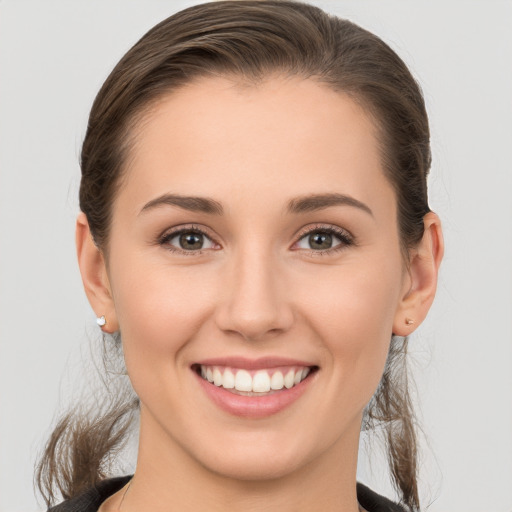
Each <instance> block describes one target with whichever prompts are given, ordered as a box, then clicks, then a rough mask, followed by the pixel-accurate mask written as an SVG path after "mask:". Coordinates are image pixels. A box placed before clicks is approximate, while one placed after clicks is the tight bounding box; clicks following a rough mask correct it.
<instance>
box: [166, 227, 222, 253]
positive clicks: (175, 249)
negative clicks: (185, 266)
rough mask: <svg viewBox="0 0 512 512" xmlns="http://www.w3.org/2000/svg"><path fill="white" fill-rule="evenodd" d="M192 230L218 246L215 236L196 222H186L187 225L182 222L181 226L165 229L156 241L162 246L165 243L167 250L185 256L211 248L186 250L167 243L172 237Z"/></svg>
mask: <svg viewBox="0 0 512 512" xmlns="http://www.w3.org/2000/svg"><path fill="white" fill-rule="evenodd" d="M193 232H195V233H199V234H201V235H203V236H204V237H206V238H208V239H209V240H210V241H211V242H212V244H214V245H216V246H219V247H220V244H219V243H218V242H217V241H216V239H215V237H213V236H212V235H211V234H210V233H209V231H208V230H206V229H204V228H202V227H201V226H198V225H197V224H188V225H187V224H184V225H181V226H175V227H173V228H170V229H166V230H165V231H163V232H162V233H161V234H160V235H159V236H158V237H157V243H158V244H159V245H162V246H164V245H166V244H167V247H166V249H167V250H168V251H170V252H173V253H179V254H184V255H186V256H197V255H199V254H203V253H204V252H205V251H210V250H212V249H211V248H208V249H198V250H190V251H187V250H185V249H180V248H179V247H175V246H173V245H170V244H168V242H169V240H172V239H173V238H175V237H176V236H178V235H180V234H181V233H193ZM213 250H218V249H217V248H215V249H213Z"/></svg>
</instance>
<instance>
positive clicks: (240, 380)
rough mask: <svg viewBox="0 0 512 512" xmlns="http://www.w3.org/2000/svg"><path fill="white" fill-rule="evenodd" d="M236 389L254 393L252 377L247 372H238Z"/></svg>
mask: <svg viewBox="0 0 512 512" xmlns="http://www.w3.org/2000/svg"><path fill="white" fill-rule="evenodd" d="M235 389H236V390H237V391H252V377H251V374H250V373H249V372H248V371H246V370H238V371H237V372H236V377H235Z"/></svg>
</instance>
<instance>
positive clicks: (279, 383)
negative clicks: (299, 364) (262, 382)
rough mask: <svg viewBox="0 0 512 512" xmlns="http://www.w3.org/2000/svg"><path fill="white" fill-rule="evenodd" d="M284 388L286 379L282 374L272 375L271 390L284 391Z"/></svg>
mask: <svg viewBox="0 0 512 512" xmlns="http://www.w3.org/2000/svg"><path fill="white" fill-rule="evenodd" d="M283 386H284V377H283V374H282V373H281V372H276V373H274V375H272V379H270V389H276V390H277V389H283Z"/></svg>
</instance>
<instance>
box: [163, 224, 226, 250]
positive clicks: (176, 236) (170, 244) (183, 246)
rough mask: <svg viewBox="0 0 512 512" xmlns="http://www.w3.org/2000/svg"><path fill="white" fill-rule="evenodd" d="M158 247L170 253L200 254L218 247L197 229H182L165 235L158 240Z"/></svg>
mask: <svg viewBox="0 0 512 512" xmlns="http://www.w3.org/2000/svg"><path fill="white" fill-rule="evenodd" d="M160 245H163V246H165V247H166V248H167V249H168V250H170V251H172V252H181V253H189V254H200V253H201V251H202V250H204V249H215V248H217V247H218V245H217V244H215V243H214V242H213V241H212V240H211V238H210V237H209V236H208V235H207V234H206V233H204V232H203V231H202V230H201V229H199V228H195V227H194V228H184V229H179V230H175V231H171V232H168V233H166V234H165V235H164V236H163V237H162V238H161V239H160Z"/></svg>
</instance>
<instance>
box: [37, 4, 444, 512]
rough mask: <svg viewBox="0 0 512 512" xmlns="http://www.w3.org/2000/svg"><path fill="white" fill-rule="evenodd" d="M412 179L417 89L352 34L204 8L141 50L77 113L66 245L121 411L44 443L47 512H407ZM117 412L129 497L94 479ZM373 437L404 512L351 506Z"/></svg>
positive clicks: (423, 279)
mask: <svg viewBox="0 0 512 512" xmlns="http://www.w3.org/2000/svg"><path fill="white" fill-rule="evenodd" d="M429 166H430V148H429V130H428V120H427V116H426V112H425V108H424V103H423V99H422V95H421V92H420V90H419V88H418V86H417V84H416V83H415V81H414V79H413V78H412V76H411V75H410V73H409V71H408V70H407V68H406V66H405V65H404V64H403V62H402V61H401V60H400V59H399V58H398V57H397V55H396V54H395V53H394V52H393V51H392V50H391V49H390V48H389V47H387V46H386V45H385V44H384V43H383V42H382V41H381V40H379V39H378V38H377V37H376V36H374V35H372V34H370V33H368V32H366V31H365V30H363V29H361V28H359V27H357V26H355V25H353V24H352V23H350V22H347V21H344V20H340V19H338V18H334V17H329V16H328V15H326V14H325V13H323V12H322V11H321V10H320V9H318V8H316V7H312V6H308V5H306V4H300V3H294V2H288V1H241V2H240V1H238V2H237V1H235V2H214V3H209V4H203V5H198V6H195V7H191V8H189V9H185V10H184V11H181V12H180V13H177V14H175V15H174V16H171V17H170V18H168V19H167V20H164V21H163V22H162V23H160V24H159V25H157V26H156V27H154V28H153V29H152V30H151V31H150V32H148V33H147V34H146V35H145V36H144V37H143V38H142V39H141V40H140V41H139V42H138V43H137V44H136V45H135V46H134V47H133V48H132V49H131V50H130V51H129V52H128V53H127V54H126V55H125V56H124V57H123V58H122V59H121V61H120V62H119V64H118V65H117V66H116V68H115V69H114V70H113V72H112V73H111V75H110V76H109V78H108V79H107V80H106V82H105V84H104V85H103V87H102V89H101V90H100V92H99V94H98V96H97V98H96V100H95V102H94V105H93V107H92V110H91V115H90V120H89V125H88V130H87V134H86V137H85V140H84V144H83V148H82V157H81V167H82V181H81V187H80V206H81V210H82V213H81V214H80V215H79V217H78V220H77V232H76V241H77V252H78V260H79V265H80V270H81V273H82V279H83V283H84V287H85V290H86V293H87V296H88V298H89V301H90V303H91V306H92V308H93V310H94V311H95V313H96V315H97V317H98V324H99V326H100V327H101V329H102V331H103V332H104V333H105V334H106V335H107V337H108V338H110V339H109V342H110V343H112V344H113V345H114V346H117V347H121V346H122V354H123V356H124V363H125V365H126V372H127V374H128V376H129V378H130V381H131V384H132V386H133V390H134V391H135V393H136V396H137V399H135V400H134V399H133V398H131V397H130V396H128V398H127V399H126V400H125V399H124V396H125V395H123V394H118V395H116V396H114V397H113V407H112V408H111V410H110V411H108V412H107V413H106V414H104V415H103V416H102V417H101V418H99V419H98V418H95V417H93V416H89V417H87V416H85V417H78V416H76V415H68V416H67V417H66V418H64V419H63V420H62V421H61V422H60V423H59V425H58V426H57V428H56V430H55V432H54V434H53V436H52V438H51V439H50V441H49V444H48V447H47V451H46V453H45V456H44V458H43V460H42V462H41V465H40V468H39V473H38V478H39V482H40V484H41V487H42V488H44V487H46V489H47V492H46V495H47V496H48V503H50V502H51V501H52V499H53V497H54V489H55V488H59V490H60V491H61V493H62V495H63V496H64V497H65V498H66V499H67V501H65V502H64V503H62V504H61V505H59V506H56V507H55V508H54V509H52V510H55V511H56V512H57V511H64V510H80V511H82V510H83V511H89V510H91V511H92V510H99V511H100V512H109V511H114V510H119V511H122V512H130V511H135V510H139V511H140V510H152V511H164V510H180V511H187V510H189V511H192V510H203V509H205V508H206V509H208V510H227V509H228V508H229V509H231V510H260V511H262V510H270V509H272V510H274V509H276V508H278V509H279V510H290V511H291V510H293V511H299V510H324V511H331V510H332V511H346V512H356V511H357V510H368V511H371V512H373V511H381V510H418V509H419V507H420V503H419V499H418V492H417V482H416V474H417V467H416V444H415V443H416V441H415V434H414V419H413V415H412V411H411V407H410V400H409V395H408V392H407V374H406V368H405V366H404V357H403V356H404V355H405V352H406V348H407V336H409V335H410V334H411V333H412V332H413V331H414V329H416V328H417V326H418V325H419V324H420V323H421V322H422V321H423V319H424V318H425V316H426V314H427V312H428V309H429V308H430V305H431V303H432V300H433V298H434V294H435V289H436V283H437V272H438V268H439V265H440V261H441V258H442V254H443V242H442V234H441V227H440V221H439V218H438V217H437V215H436V214H435V213H433V212H431V211H430V209H429V207H428V201H427V187H426V178H427V174H428V170H429ZM109 335H111V336H109ZM121 344H122V345H121ZM135 413H138V414H139V416H140V431H139V451H138V460H137V468H136V471H135V475H134V476H133V477H129V476H128V477H124V478H117V479H104V476H105V467H106V462H107V461H108V460H109V459H110V458H111V457H112V454H113V453H114V451H115V448H116V447H118V446H119V445H120V444H121V443H122V441H123V439H124V438H125V436H126V434H127V432H128V430H129V428H130V422H131V419H132V418H133V416H134V415H135ZM376 423H378V424H379V425H380V427H381V428H384V430H385V432H386V436H387V438H386V440H387V445H388V452H389V460H390V468H391V474H392V478H393V480H394V482H395V484H396V487H397V489H398V491H399V494H400V496H401V500H400V501H401V504H400V505H398V504H397V505H394V504H392V503H391V502H389V501H388V500H386V499H385V498H382V497H379V496H378V495H376V494H375V493H373V492H372V491H371V490H369V489H367V488H366V487H364V486H362V485H357V486H356V467H357V451H358V443H359V436H360V432H361V429H369V428H372V427H373V426H375V424H376ZM43 492H44V489H43Z"/></svg>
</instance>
